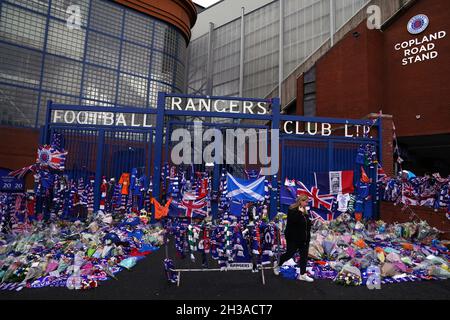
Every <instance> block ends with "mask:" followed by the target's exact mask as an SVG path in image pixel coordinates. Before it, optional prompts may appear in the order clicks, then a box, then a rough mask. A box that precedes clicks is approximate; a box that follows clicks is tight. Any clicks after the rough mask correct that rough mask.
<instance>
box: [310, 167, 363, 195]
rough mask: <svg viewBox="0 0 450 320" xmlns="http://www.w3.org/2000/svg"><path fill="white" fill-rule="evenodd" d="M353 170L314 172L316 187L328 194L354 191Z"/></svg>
mask: <svg viewBox="0 0 450 320" xmlns="http://www.w3.org/2000/svg"><path fill="white" fill-rule="evenodd" d="M353 175H354V173H353V170H345V171H330V172H314V179H315V183H316V187H317V188H318V189H319V190H321V191H322V192H325V193H328V194H334V195H336V194H339V193H344V194H345V193H353V192H354V191H355V188H354V186H353Z"/></svg>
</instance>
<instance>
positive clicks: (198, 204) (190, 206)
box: [178, 198, 208, 219]
mask: <svg viewBox="0 0 450 320" xmlns="http://www.w3.org/2000/svg"><path fill="white" fill-rule="evenodd" d="M207 205H208V204H207V202H206V199H205V198H203V199H200V200H182V201H181V203H180V204H179V205H178V208H179V209H180V210H181V212H183V213H184V216H185V217H187V218H201V219H203V218H206V217H207V216H208V211H207Z"/></svg>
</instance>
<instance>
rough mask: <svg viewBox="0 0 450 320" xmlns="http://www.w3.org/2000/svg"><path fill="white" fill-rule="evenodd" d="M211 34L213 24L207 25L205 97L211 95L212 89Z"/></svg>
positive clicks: (212, 58)
mask: <svg viewBox="0 0 450 320" xmlns="http://www.w3.org/2000/svg"><path fill="white" fill-rule="evenodd" d="M213 32H214V23H212V22H210V23H209V32H208V61H207V65H206V95H212V87H213V78H212V75H213V71H214V70H213V60H214V57H213V53H214V52H213Z"/></svg>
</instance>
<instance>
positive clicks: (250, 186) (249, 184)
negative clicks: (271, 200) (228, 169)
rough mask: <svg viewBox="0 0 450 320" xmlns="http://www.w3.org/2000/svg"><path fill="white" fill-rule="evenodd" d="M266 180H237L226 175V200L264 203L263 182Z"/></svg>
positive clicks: (263, 178)
mask: <svg viewBox="0 0 450 320" xmlns="http://www.w3.org/2000/svg"><path fill="white" fill-rule="evenodd" d="M265 180H266V178H265V177H264V176H263V177H261V178H259V179H256V180H255V179H251V180H245V179H239V178H235V177H233V176H232V175H231V174H229V173H227V187H228V194H227V197H228V198H232V199H234V200H242V201H250V202H257V201H264V195H265V190H264V181H265Z"/></svg>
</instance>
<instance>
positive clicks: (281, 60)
mask: <svg viewBox="0 0 450 320" xmlns="http://www.w3.org/2000/svg"><path fill="white" fill-rule="evenodd" d="M279 14H280V19H279V20H280V25H279V35H280V36H279V41H278V42H279V43H278V45H279V47H278V97H279V98H280V100H281V102H282V97H281V92H282V91H281V84H282V83H283V75H284V51H283V48H284V0H280V12H279Z"/></svg>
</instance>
